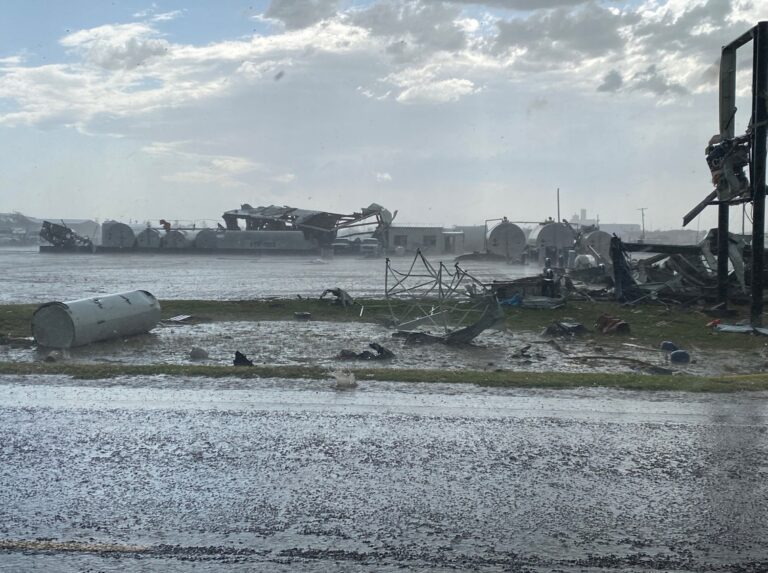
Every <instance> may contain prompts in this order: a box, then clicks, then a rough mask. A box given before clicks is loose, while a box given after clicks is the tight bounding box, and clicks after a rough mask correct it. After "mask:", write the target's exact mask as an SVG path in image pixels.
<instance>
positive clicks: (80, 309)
mask: <svg viewBox="0 0 768 573" xmlns="http://www.w3.org/2000/svg"><path fill="white" fill-rule="evenodd" d="M159 321H160V303H159V302H158V301H157V299H156V298H155V297H154V296H152V294H150V293H148V292H147V291H144V290H136V291H130V292H123V293H118V294H110V295H107V296H102V297H94V298H84V299H80V300H74V301H69V302H49V303H46V304H43V305H41V306H40V307H38V309H37V310H36V311H35V313H34V314H33V315H32V335H33V336H34V337H35V341H36V342H37V343H38V344H39V345H40V346H45V347H48V348H71V347H73V346H82V345H84V344H90V343H91V342H97V341H99V340H108V339H110V338H118V337H123V336H131V335H134V334H141V333H143V332H148V331H150V330H152V329H153V328H154V327H155V326H157V323H158V322H159Z"/></svg>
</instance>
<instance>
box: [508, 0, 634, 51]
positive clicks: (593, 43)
mask: <svg viewBox="0 0 768 573" xmlns="http://www.w3.org/2000/svg"><path fill="white" fill-rule="evenodd" d="M637 20H638V17H637V16H636V15H633V14H614V13H613V12H611V11H610V10H608V9H606V8H603V7H601V6H598V5H597V4H595V3H588V4H585V5H583V6H579V7H577V8H576V9H571V8H556V9H554V10H538V11H536V12H533V13H532V14H531V16H529V17H528V18H525V19H514V20H501V21H499V22H498V23H497V26H498V29H499V34H498V36H497V38H496V45H495V48H496V50H497V51H499V52H501V51H504V50H506V49H509V48H524V49H525V50H526V55H525V59H526V60H527V61H528V62H531V61H533V62H540V63H542V64H544V65H567V64H568V63H570V62H573V61H577V60H580V59H582V58H584V57H599V56H606V55H609V54H612V53H617V52H621V51H622V50H623V48H624V40H623V38H622V37H621V35H620V34H619V28H620V27H622V26H627V25H629V24H632V23H634V22H635V21H637Z"/></svg>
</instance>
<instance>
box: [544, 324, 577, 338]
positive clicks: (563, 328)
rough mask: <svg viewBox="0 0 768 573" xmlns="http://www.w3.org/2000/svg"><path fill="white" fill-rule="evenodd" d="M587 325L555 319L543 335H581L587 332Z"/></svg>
mask: <svg viewBox="0 0 768 573" xmlns="http://www.w3.org/2000/svg"><path fill="white" fill-rule="evenodd" d="M586 332H587V329H586V327H585V326H584V325H583V324H581V323H579V322H558V321H555V322H553V323H552V324H550V325H549V326H547V327H546V328H545V329H544V332H542V333H541V335H542V336H563V337H571V336H579V335H582V334H586Z"/></svg>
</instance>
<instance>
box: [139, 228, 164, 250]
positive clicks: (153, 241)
mask: <svg viewBox="0 0 768 573" xmlns="http://www.w3.org/2000/svg"><path fill="white" fill-rule="evenodd" d="M162 233H163V231H161V230H160V229H153V228H151V227H147V228H146V229H144V230H143V231H142V232H141V233H139V234H138V235H136V246H137V247H140V248H142V249H159V248H160V243H161V239H162Z"/></svg>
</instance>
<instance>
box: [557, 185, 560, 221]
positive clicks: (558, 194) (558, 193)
mask: <svg viewBox="0 0 768 573" xmlns="http://www.w3.org/2000/svg"><path fill="white" fill-rule="evenodd" d="M557 222H558V223H559V222H560V187H558V188H557Z"/></svg>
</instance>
